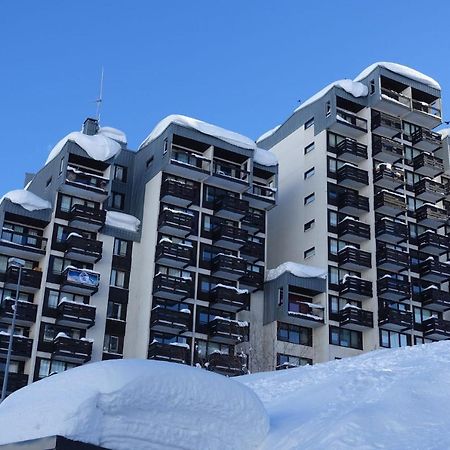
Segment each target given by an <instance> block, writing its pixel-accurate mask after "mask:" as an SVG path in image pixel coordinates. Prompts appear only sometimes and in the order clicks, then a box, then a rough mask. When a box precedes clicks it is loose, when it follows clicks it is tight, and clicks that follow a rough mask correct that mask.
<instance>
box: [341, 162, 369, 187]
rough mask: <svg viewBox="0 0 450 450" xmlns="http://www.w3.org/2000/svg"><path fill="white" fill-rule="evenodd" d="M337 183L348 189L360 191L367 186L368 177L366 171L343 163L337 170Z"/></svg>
mask: <svg viewBox="0 0 450 450" xmlns="http://www.w3.org/2000/svg"><path fill="white" fill-rule="evenodd" d="M337 182H338V184H339V185H340V186H344V187H347V188H350V189H361V188H362V187H364V186H367V185H368V184H369V175H368V173H367V171H366V170H363V169H359V168H358V167H356V166H353V165H351V164H349V163H345V164H344V165H343V166H342V167H340V168H339V169H338V170H337Z"/></svg>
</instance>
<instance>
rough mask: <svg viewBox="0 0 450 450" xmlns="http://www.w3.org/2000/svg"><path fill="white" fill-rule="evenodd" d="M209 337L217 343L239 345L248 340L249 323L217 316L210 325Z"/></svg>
mask: <svg viewBox="0 0 450 450" xmlns="http://www.w3.org/2000/svg"><path fill="white" fill-rule="evenodd" d="M208 335H209V337H210V338H211V339H213V340H214V341H215V342H220V343H222V344H228V345H235V344H239V343H241V342H245V341H247V339H248V323H247V322H241V321H239V320H231V319H227V318H225V317H218V316H216V317H214V318H213V319H212V320H211V321H210V322H209V323H208Z"/></svg>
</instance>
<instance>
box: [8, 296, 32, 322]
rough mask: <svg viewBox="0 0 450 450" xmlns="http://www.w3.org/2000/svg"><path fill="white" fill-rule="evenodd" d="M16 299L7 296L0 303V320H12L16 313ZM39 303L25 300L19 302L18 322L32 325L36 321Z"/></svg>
mask: <svg viewBox="0 0 450 450" xmlns="http://www.w3.org/2000/svg"><path fill="white" fill-rule="evenodd" d="M14 304H15V300H14V299H12V298H9V297H5V298H4V299H3V300H2V301H1V303H0V320H1V321H2V322H8V323H11V322H12V318H13V315H14ZM36 313H37V305H36V304H34V303H30V302H27V301H24V300H19V301H18V302H17V311H16V323H17V324H18V325H21V326H23V325H25V326H30V325H32V324H33V323H34V322H36Z"/></svg>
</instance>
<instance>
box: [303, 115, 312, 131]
mask: <svg viewBox="0 0 450 450" xmlns="http://www.w3.org/2000/svg"><path fill="white" fill-rule="evenodd" d="M313 125H314V117H311V119H309V120H307V121H306V122H305V130H307V129H308V128H311V127H312V126H313Z"/></svg>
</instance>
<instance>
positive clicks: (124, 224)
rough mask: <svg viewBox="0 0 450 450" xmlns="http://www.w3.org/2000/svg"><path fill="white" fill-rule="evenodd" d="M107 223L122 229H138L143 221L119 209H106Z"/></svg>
mask: <svg viewBox="0 0 450 450" xmlns="http://www.w3.org/2000/svg"><path fill="white" fill-rule="evenodd" d="M105 225H108V226H110V227H114V228H121V229H122V230H128V231H138V230H139V227H140V225H141V221H140V220H139V219H138V218H137V217H135V216H132V215H131V214H125V213H121V212H118V211H106V220H105Z"/></svg>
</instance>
